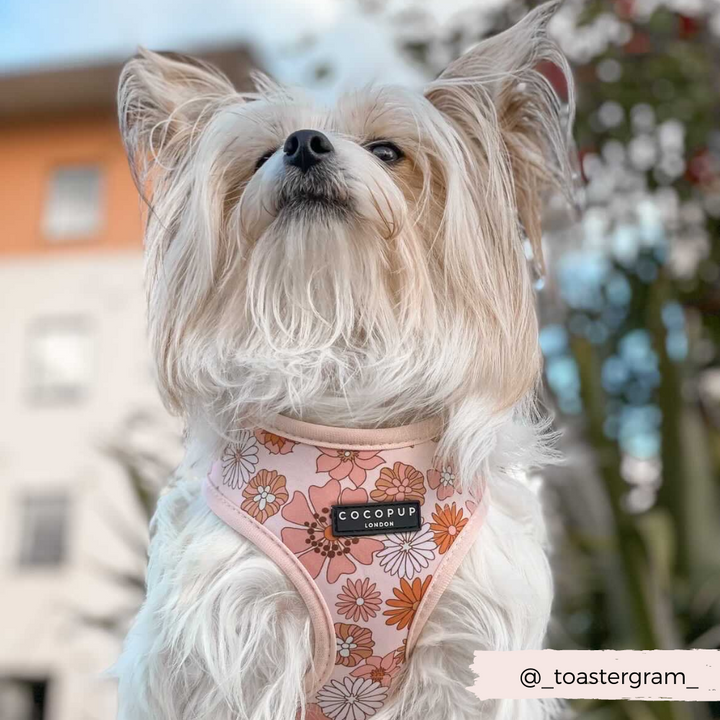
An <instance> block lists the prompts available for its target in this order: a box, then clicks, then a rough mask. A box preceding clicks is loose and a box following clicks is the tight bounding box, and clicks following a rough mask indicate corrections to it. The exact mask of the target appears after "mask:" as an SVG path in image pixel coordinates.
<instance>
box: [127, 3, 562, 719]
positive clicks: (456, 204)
mask: <svg viewBox="0 0 720 720" xmlns="http://www.w3.org/2000/svg"><path fill="white" fill-rule="evenodd" d="M555 6H556V3H551V4H547V5H543V6H541V7H539V8H537V9H536V10H534V11H533V12H531V13H530V14H528V15H527V16H526V17H525V18H524V19H522V20H521V21H520V22H519V23H517V24H516V25H515V26H513V27H512V28H510V29H509V30H507V31H506V32H504V33H502V34H499V35H496V36H494V37H491V38H489V39H486V40H484V41H482V42H481V43H479V44H478V45H476V46H475V47H474V48H472V49H470V50H469V51H468V52H467V53H466V54H464V55H463V56H462V57H460V58H459V59H458V60H456V61H455V62H453V63H452V64H450V65H449V66H448V67H447V69H446V70H445V71H444V72H443V73H442V74H440V76H439V77H438V78H437V79H435V80H434V81H432V82H430V83H429V84H428V85H427V87H426V88H425V89H424V91H423V92H416V91H412V90H409V89H404V88H400V87H383V86H380V87H378V86H374V85H373V86H369V87H366V88H362V89H360V90H357V91H354V92H350V93H347V94H345V95H343V96H342V97H340V98H339V100H338V101H337V103H336V105H335V106H334V107H332V108H330V109H327V108H322V107H318V106H316V105H315V104H313V102H311V100H310V99H308V98H307V97H306V96H304V95H303V94H302V93H301V92H300V91H298V90H296V89H292V88H287V87H284V86H282V85H279V84H277V83H275V82H273V81H272V80H270V79H269V78H267V77H265V76H262V75H256V76H255V78H254V81H255V86H256V89H255V90H254V91H253V92H250V93H238V92H237V91H236V90H235V89H234V88H233V87H232V86H231V84H230V83H229V81H228V80H227V79H226V78H225V77H224V76H223V75H222V74H221V73H219V72H218V71H216V70H215V69H214V68H212V67H210V66H208V65H206V64H203V63H201V62H199V61H195V60H192V59H190V58H186V57H183V56H177V55H170V54H157V53H153V52H149V51H145V50H142V51H141V52H140V53H139V55H138V56H136V57H135V58H133V59H132V60H130V61H129V62H128V63H127V65H126V66H125V68H124V70H123V72H122V75H121V79H120V87H119V115H120V126H121V133H122V137H123V141H124V144H125V147H126V150H127V154H128V157H129V161H130V166H131V168H132V171H133V174H134V178H135V181H136V184H137V186H138V188H139V190H140V192H141V194H142V195H143V197H144V198H145V200H146V202H147V204H148V207H149V212H148V219H147V228H146V248H147V258H148V269H147V285H148V307H149V334H150V340H151V347H152V352H153V355H154V359H155V365H156V368H157V375H158V381H159V387H160V390H161V393H162V395H163V399H164V401H165V403H166V404H167V406H168V407H169V408H170V409H171V410H172V411H173V412H175V413H178V414H181V415H182V416H183V417H184V419H185V421H186V428H187V429H186V442H187V451H186V457H185V459H184V461H183V463H182V465H181V467H180V469H179V470H178V473H177V476H176V479H175V480H174V481H172V482H171V483H170V485H169V487H168V488H167V489H166V491H165V492H164V494H163V496H162V497H161V498H160V500H159V503H158V507H157V511H156V513H155V516H154V518H153V520H152V524H151V545H150V559H149V569H148V578H147V591H148V592H147V599H146V601H145V603H144V605H143V606H142V608H141V610H140V611H139V614H138V616H137V618H136V620H135V622H134V625H133V627H132V628H131V630H130V632H129V634H128V637H127V639H126V642H125V645H124V649H123V652H122V654H121V657H120V659H119V661H118V663H117V666H116V673H117V676H118V678H119V718H120V719H121V720H181V719H182V720H191V719H192V720H295V719H296V718H306V717H307V718H311V719H312V720H316V719H317V718H319V719H320V720H328V719H329V720H366V718H371V717H372V718H373V720H400V719H401V718H402V720H413V719H418V720H419V719H421V718H423V719H429V720H470V719H471V718H473V719H474V718H479V717H483V718H498V719H501V718H502V719H504V718H508V719H509V718H512V719H515V718H522V719H526V718H527V719H530V720H535V719H539V718H546V717H549V716H552V715H553V712H554V710H553V706H552V705H551V704H547V703H544V702H542V701H530V700H525V701H521V700H512V701H511V700H498V701H486V702H482V703H481V702H480V701H478V700H477V698H475V696H473V695H472V694H471V693H469V692H468V691H467V690H466V688H467V687H468V686H469V685H471V684H472V682H473V679H474V678H473V676H472V673H471V670H470V664H471V662H472V660H473V654H474V653H475V652H477V651H499V650H520V649H539V648H541V647H542V644H543V641H544V636H545V633H546V627H547V624H548V620H549V617H550V610H551V602H552V578H551V573H550V569H549V563H548V560H547V557H546V544H547V543H546V532H545V528H544V523H543V516H542V510H541V505H540V501H539V499H538V493H537V492H536V490H535V489H534V488H532V487H531V486H530V484H529V483H528V481H527V470H528V468H531V467H535V466H539V465H541V464H542V463H544V462H547V461H548V460H549V459H551V457H552V455H553V450H552V447H551V443H549V442H548V436H549V434H550V433H549V421H548V420H547V418H546V417H545V415H544V414H543V412H542V411H541V409H539V404H538V402H537V400H536V396H537V388H538V383H539V377H540V373H541V363H542V360H541V353H540V351H539V347H538V325H537V318H536V310H535V298H534V286H533V282H534V281H533V272H534V268H533V266H534V267H535V268H542V245H541V210H542V204H543V198H544V197H545V196H546V195H547V194H548V193H550V192H558V191H560V192H563V193H565V194H566V195H568V194H569V193H570V186H571V182H572V174H573V173H572V170H571V161H570V157H571V126H572V115H573V92H572V80H571V75H570V70H569V67H568V64H567V61H566V60H565V58H564V57H563V56H562V54H561V52H560V50H559V49H558V47H557V46H556V44H555V43H554V42H553V41H552V40H551V39H550V38H549V36H548V33H547V25H548V22H549V20H550V18H551V17H552V14H553V12H554V10H555ZM548 65H552V66H553V67H554V68H556V69H557V70H559V71H560V72H561V73H562V74H563V75H564V78H565V81H564V82H565V85H566V88H565V90H566V91H567V92H566V93H562V94H564V95H566V97H564V98H561V97H559V95H558V93H557V92H556V90H555V89H554V86H553V83H551V82H550V81H549V80H548V77H547V76H546V75H547V74H546V73H544V72H542V69H543V67H547V66H548ZM307 487H309V494H307V493H306V492H305V489H307ZM304 488H305V489H304ZM313 493H314V495H313ZM313 498H314V499H313ZM328 498H329V499H328ZM375 512H378V513H380V514H379V515H378V516H377V518H376V517H375V516H373V515H372V513H375ZM308 513H309V514H310V515H309V516H308ZM304 517H309V519H308V520H305V521H303V518H304ZM368 518H370V519H368ZM273 523H274V524H273ZM343 523H344V524H343ZM353 523H355V524H354V525H353ZM362 523H365V524H364V525H362V528H361V524H362ZM471 526H472V528H473V529H472V530H471V529H470V528H471ZM298 533H300V534H298ZM302 533H307V534H308V535H307V538H306V539H305V540H304V541H303V540H302V538H303V537H304V536H303V535H302ZM303 542H305V543H306V545H303ZM393 543H394V544H393ZM453 543H454V544H453ZM460 548H462V549H460ZM413 563H415V564H413ZM431 571H432V573H433V574H434V575H435V576H436V580H437V578H440V577H442V582H439V581H434V582H431V577H430V572H431ZM363 573H365V575H363ZM383 573H384V574H383ZM423 573H424V574H423ZM370 580H372V583H371V582H370ZM421 581H422V582H421ZM427 588H431V590H427ZM426 590H427V595H428V597H429V596H430V595H432V596H433V600H432V602H430V601H429V600H427V598H425V597H424V593H425V591H426ZM421 596H423V598H421ZM421 600H422V601H421ZM426 600H427V602H425V601H426ZM420 615H422V622H420V620H419V616H420ZM343 618H344V619H343ZM388 648H390V649H388Z"/></svg>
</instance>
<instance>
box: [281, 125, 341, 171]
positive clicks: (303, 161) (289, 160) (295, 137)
mask: <svg viewBox="0 0 720 720" xmlns="http://www.w3.org/2000/svg"><path fill="white" fill-rule="evenodd" d="M334 150H335V148H334V147H333V145H332V143H331V142H330V140H329V139H328V137H327V136H326V135H323V134H322V133H321V132H319V131H318V130H297V131H295V132H294V133H291V134H290V135H288V137H287V140H286V141H285V145H284V146H283V152H284V153H285V163H286V164H287V165H294V166H295V167H297V168H299V169H300V170H302V172H307V171H308V170H309V169H310V168H311V167H312V166H313V165H317V163H319V162H320V161H321V160H324V159H325V158H327V157H328V156H329V155H331V154H332V153H333V152H334Z"/></svg>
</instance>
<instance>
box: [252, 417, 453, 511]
mask: <svg viewBox="0 0 720 720" xmlns="http://www.w3.org/2000/svg"><path fill="white" fill-rule="evenodd" d="M255 437H256V438H257V441H258V442H259V443H260V444H261V445H264V446H265V449H266V450H267V451H268V452H269V453H270V454H271V455H287V454H288V453H291V452H292V451H293V448H294V447H295V446H296V445H297V443H296V442H294V441H293V440H288V439H287V438H284V437H282V436H281V435H275V433H271V432H268V431H267V430H256V431H255ZM441 499H442V498H441Z"/></svg>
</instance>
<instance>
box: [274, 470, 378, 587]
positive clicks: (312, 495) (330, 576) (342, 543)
mask: <svg viewBox="0 0 720 720" xmlns="http://www.w3.org/2000/svg"><path fill="white" fill-rule="evenodd" d="M367 501H368V496H367V493H366V492H365V491H364V490H357V489H353V490H348V489H346V490H341V489H340V483H339V482H338V481H337V480H328V482H327V483H326V484H325V485H323V486H322V487H320V486H318V485H311V486H310V488H309V490H308V492H307V497H306V496H305V495H304V494H303V493H301V492H299V491H297V490H296V491H295V493H294V494H293V496H292V500H290V502H289V503H287V504H286V505H285V507H283V509H282V516H283V517H284V518H285V520H288V521H289V522H290V523H292V525H295V526H296V527H284V528H283V529H282V531H281V537H282V541H283V543H285V545H287V547H288V549H289V550H290V551H291V552H293V553H295V555H297V558H298V560H300V562H301V563H302V564H303V565H304V566H305V569H306V570H307V571H308V572H309V573H310V575H311V577H313V578H316V577H317V576H318V575H320V572H321V571H322V569H323V568H324V567H325V564H326V563H327V581H328V582H329V583H330V584H332V583H334V582H337V580H338V578H339V577H340V576H341V575H349V574H350V573H352V572H354V571H355V569H356V568H357V565H356V563H360V564H361V565H370V564H371V563H372V561H373V555H374V554H375V553H376V552H378V551H380V550H382V549H383V547H384V546H383V544H382V542H380V541H379V540H375V539H373V538H370V537H353V538H349V537H337V536H336V535H334V534H333V532H332V523H331V519H330V508H331V506H333V505H356V504H364V503H366V502H367Z"/></svg>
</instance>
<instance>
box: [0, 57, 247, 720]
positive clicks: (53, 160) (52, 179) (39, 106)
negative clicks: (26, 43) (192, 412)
mask: <svg viewBox="0 0 720 720" xmlns="http://www.w3.org/2000/svg"><path fill="white" fill-rule="evenodd" d="M206 57H207V59H209V60H211V61H213V62H216V63H217V64H219V65H220V66H221V67H222V68H223V69H224V70H225V71H226V72H227V74H228V75H229V76H230V77H231V79H233V80H234V81H235V83H236V85H240V86H242V85H244V84H245V82H246V78H247V72H248V68H249V57H248V54H247V52H246V51H245V50H244V49H229V50H227V51H221V52H215V53H209V54H207V55H206ZM119 70H120V65H119V64H106V65H98V66H82V67H76V68H69V69H63V70H56V71H47V72H34V73H28V74H25V75H16V76H12V77H4V78H0V298H1V299H0V338H2V350H1V351H0V588H2V592H0V718H2V720H110V718H113V717H115V687H114V683H113V681H112V680H110V679H104V678H103V673H104V672H106V671H107V669H108V668H109V667H110V666H111V665H112V663H113V662H114V659H115V658H116V656H117V652H118V649H119V645H120V638H121V635H122V629H123V628H124V624H125V620H126V619H127V618H129V617H130V616H131V615H132V613H133V611H134V610H135V609H136V608H137V605H138V603H139V602H140V600H141V581H142V573H143V568H144V554H143V546H144V544H145V543H146V531H145V526H146V523H147V516H146V514H145V508H144V507H143V506H142V503H139V502H138V497H139V495H138V492H137V488H135V487H133V483H132V482H131V481H130V480H129V477H130V473H129V472H128V467H127V466H126V465H125V464H124V463H123V462H122V461H121V460H119V459H118V457H119V456H120V457H124V456H125V454H127V453H130V452H131V451H132V448H130V445H131V444H132V443H135V442H136V440H137V438H136V437H135V435H136V434H138V433H139V434H140V435H143V434H144V440H142V439H141V441H140V442H141V443H143V442H144V447H145V450H143V451H142V452H146V451H147V452H149V453H150V454H152V452H153V448H152V446H153V443H154V442H157V444H159V445H162V447H158V448H157V452H158V454H159V456H164V457H170V456H172V453H173V452H175V451H176V449H177V448H176V443H175V444H174V443H173V441H172V438H175V434H174V431H175V426H174V425H171V424H169V422H170V421H168V420H166V418H165V415H164V413H163V411H162V409H161V407H160V403H159V400H158V399H157V392H156V390H155V387H154V382H153V379H152V372H151V365H150V359H149V356H148V352H147V349H146V343H145V322H144V314H145V311H144V293H143V288H142V264H143V261H142V208H141V204H140V201H139V199H138V196H137V193H136V191H135V188H134V186H133V184H132V181H131V178H130V174H129V171H128V168H127V162H126V159H125V156H124V153H123V149H122V145H121V143H120V139H119V136H118V133H117V121H116V118H115V109H114V95H115V88H116V85H117V77H118V73H119ZM138 418H143V419H144V421H143V422H142V423H141V422H139V421H138ZM158 428H161V429H160V430H158ZM136 431H137V432H136ZM155 434H156V435H157V441H155V440H154V439H153V437H154V435H155ZM169 438H170V439H169ZM148 447H149V448H150V449H149V450H148ZM118 450H120V452H118ZM126 451H127V453H126ZM168 453H169V454H170V455H168ZM159 480H160V479H158V481H159Z"/></svg>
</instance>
